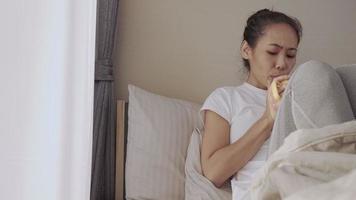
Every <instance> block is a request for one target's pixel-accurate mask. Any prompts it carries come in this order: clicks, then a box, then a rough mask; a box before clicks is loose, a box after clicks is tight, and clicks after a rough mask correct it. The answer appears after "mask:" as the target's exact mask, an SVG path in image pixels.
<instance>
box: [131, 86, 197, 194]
mask: <svg viewBox="0 0 356 200" xmlns="http://www.w3.org/2000/svg"><path fill="white" fill-rule="evenodd" d="M199 109H200V105H198V104H195V103H191V102H188V101H183V100H178V99H173V98H168V97H163V96H160V95H157V94H153V93H150V92H148V91H145V90H143V89H140V88H138V87H136V86H133V85H129V113H128V114H129V117H128V136H127V159H126V167H125V168H126V172H125V178H126V185H125V186H126V198H128V199H156V200H159V199H164V200H166V199H170V200H175V199H180V200H181V199H184V195H185V194H184V184H185V173H184V166H185V158H186V154H187V148H188V144H189V138H190V135H191V133H192V131H193V129H194V128H195V127H201V126H202V121H201V120H200V118H199Z"/></svg>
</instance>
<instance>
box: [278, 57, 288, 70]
mask: <svg viewBox="0 0 356 200" xmlns="http://www.w3.org/2000/svg"><path fill="white" fill-rule="evenodd" d="M276 68H277V69H278V70H284V69H285V68H287V62H286V59H285V58H284V56H279V57H278V60H277V63H276Z"/></svg>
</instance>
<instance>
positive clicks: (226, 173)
mask: <svg viewBox="0 0 356 200" xmlns="http://www.w3.org/2000/svg"><path fill="white" fill-rule="evenodd" d="M272 126H273V121H272V122H271V121H270V120H269V119H268V117H265V115H264V116H263V117H261V118H260V119H259V120H257V122H256V123H255V124H253V125H252V126H251V127H250V128H249V129H248V131H247V132H246V133H245V134H244V135H243V136H242V137H241V138H240V139H238V140H237V141H236V142H234V143H232V144H230V125H229V123H228V122H227V121H226V120H225V119H223V118H222V117H220V116H219V115H218V114H216V113H215V112H212V111H209V110H208V111H206V113H205V132H204V137H203V143H202V155H201V162H202V169H203V173H204V176H206V177H207V178H208V179H209V180H210V181H212V182H213V183H214V185H215V186H217V187H220V186H221V185H222V184H223V183H224V182H225V181H226V180H227V179H228V178H229V177H230V176H232V175H233V174H235V173H236V172H237V171H239V170H240V169H241V168H242V167H244V166H245V165H246V163H247V162H248V161H249V160H250V159H251V158H252V157H253V156H254V155H255V154H256V153H257V152H258V150H259V149H260V148H261V146H262V145H263V143H264V142H265V140H266V139H267V138H268V137H269V136H270V134H271V130H272Z"/></svg>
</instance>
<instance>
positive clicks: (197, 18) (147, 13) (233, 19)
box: [114, 0, 356, 103]
mask: <svg viewBox="0 0 356 200" xmlns="http://www.w3.org/2000/svg"><path fill="white" fill-rule="evenodd" d="M266 7H267V8H272V7H273V8H274V9H275V10H280V11H284V12H285V13H287V14H290V15H292V16H296V17H297V18H298V19H300V21H301V23H302V24H303V27H304V36H303V38H302V42H301V46H300V49H299V54H298V63H301V62H304V61H307V60H310V59H319V60H323V61H325V62H328V63H330V64H347V63H356V56H355V52H356V26H355V19H356V12H355V10H356V1H354V0H343V1H335V0H313V1H310V0H298V1H295V0H279V1H277V0H265V1H261V0H229V1H214V0H195V1H181V0H150V1H142V0H120V5H119V15H118V26H117V27H118V31H117V37H116V39H117V41H116V44H115V46H116V47H115V54H114V60H115V61H114V65H115V76H116V94H117V97H118V98H119V99H124V100H127V98H128V91H127V84H128V83H131V84H135V85H138V86H140V87H142V88H144V89H147V90H149V91H152V92H155V93H158V94H161V95H166V96H169V97H175V98H181V99H185V100H191V101H194V102H197V103H201V102H202V101H203V100H204V99H205V98H206V97H207V95H208V94H209V93H210V92H211V91H212V90H213V89H214V88H217V87H220V86H223V85H238V84H240V83H241V82H242V81H243V80H244V74H243V70H241V69H242V67H241V66H242V65H241V62H240V56H239V47H240V43H241V37H242V32H243V28H244V24H245V21H246V19H247V17H248V16H249V15H251V13H252V12H254V11H256V10H258V9H261V8H266Z"/></svg>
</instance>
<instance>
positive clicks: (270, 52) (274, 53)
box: [267, 51, 278, 55]
mask: <svg viewBox="0 0 356 200" xmlns="http://www.w3.org/2000/svg"><path fill="white" fill-rule="evenodd" d="M267 53H268V54H270V55H277V54H278V53H277V52H272V51H267Z"/></svg>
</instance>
